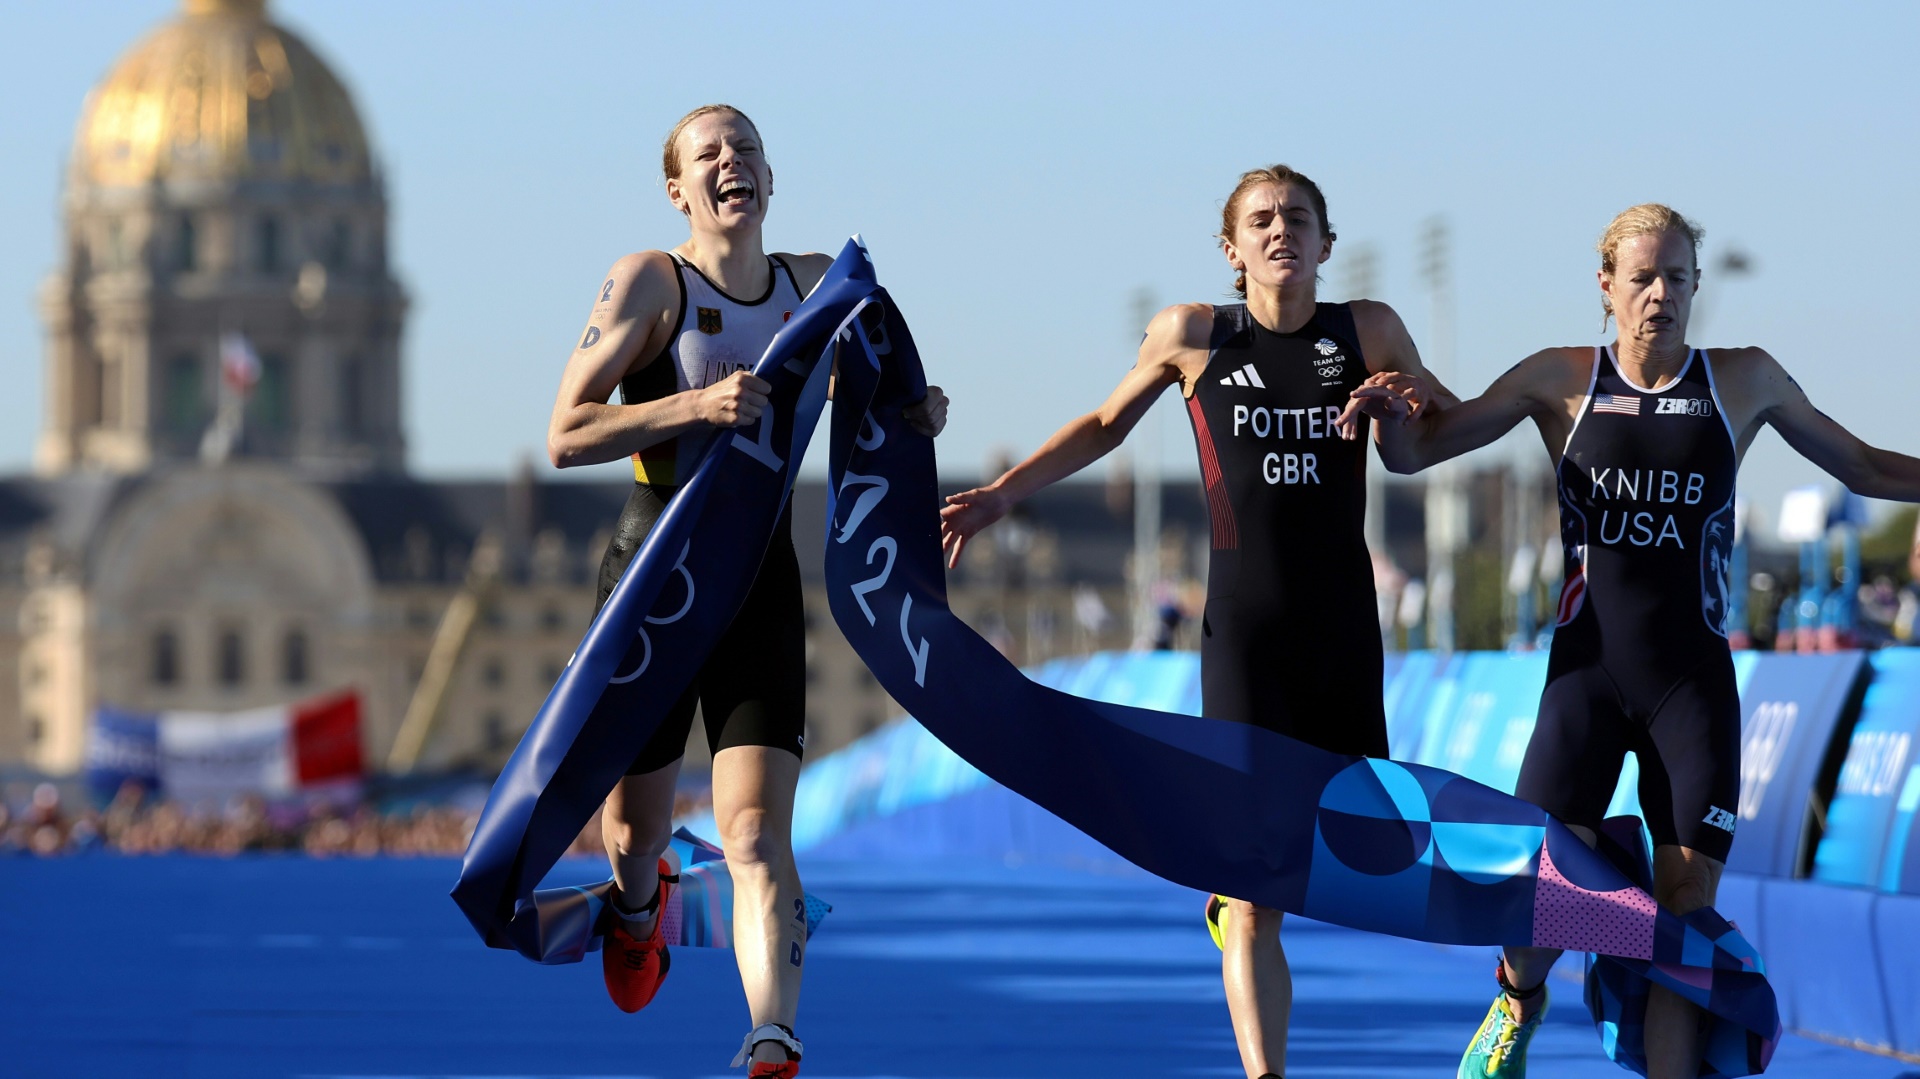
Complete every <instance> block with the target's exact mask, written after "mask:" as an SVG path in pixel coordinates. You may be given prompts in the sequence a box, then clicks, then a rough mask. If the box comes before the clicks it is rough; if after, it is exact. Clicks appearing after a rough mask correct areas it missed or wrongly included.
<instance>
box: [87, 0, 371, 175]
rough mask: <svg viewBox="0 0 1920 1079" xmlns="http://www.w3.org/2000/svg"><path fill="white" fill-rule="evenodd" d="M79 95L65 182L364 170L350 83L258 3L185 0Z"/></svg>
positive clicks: (362, 137)
mask: <svg viewBox="0 0 1920 1079" xmlns="http://www.w3.org/2000/svg"><path fill="white" fill-rule="evenodd" d="M184 6H185V13H184V14H183V15H182V16H181V17H180V18H177V19H175V20H174V21H172V22H170V23H168V24H167V25H165V26H162V27H160V28H159V29H158V30H155V31H154V32H153V33H151V34H149V35H147V37H146V39H145V40H143V41H141V42H140V43H139V44H137V45H135V46H134V47H133V48H132V49H131V50H129V51H128V52H127V54H126V55H125V56H124V57H122V58H121V59H120V62H119V63H118V64H116V65H115V66H114V69H113V72H112V73H111V74H109V75H108V76H107V78H106V81H105V82H102V83H101V84H100V85H99V86H98V87H96V88H95V89H94V91H93V93H91V94H89V95H88V97H87V103H86V105H85V106H84V107H83V108H82V110H81V113H80V127H79V130H78V131H77V132H76V133H75V136H74V147H73V180H74V182H76V183H84V184H97V185H101V186H113V187H117V186H135V185H143V184H146V183H149V182H151V181H153V180H156V179H160V180H167V179H207V180H232V179H243V178H249V179H284V180H296V179H297V180H311V181H316V182H319V183H326V184H338V183H352V182H354V181H358V180H364V179H367V178H368V177H369V176H370V174H371V165H370V163H369V157H370V155H369V152H368V149H367V136H366V132H365V130H364V129H363V128H362V127H361V126H360V117H359V115H358V114H357V113H356V112H355V111H354V108H353V100H352V98H350V97H348V96H347V91H346V88H345V87H344V86H342V85H340V80H338V79H336V78H334V76H333V72H331V71H329V70H328V69H327V65H326V64H325V63H323V62H321V60H320V58H319V57H317V56H315V55H314V54H313V50H311V49H309V48H307V45H306V43H305V42H303V41H301V40H300V39H299V38H298V37H295V36H294V35H293V34H291V33H288V32H287V31H286V30H283V29H281V28H280V27H278V26H275V25H273V24H272V23H271V22H268V21H267V19H266V14H265V8H266V3H265V0H186V2H185V5H184Z"/></svg>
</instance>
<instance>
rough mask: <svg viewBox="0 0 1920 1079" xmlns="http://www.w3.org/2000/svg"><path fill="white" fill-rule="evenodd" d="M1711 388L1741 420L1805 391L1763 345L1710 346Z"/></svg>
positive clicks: (1792, 398)
mask: <svg viewBox="0 0 1920 1079" xmlns="http://www.w3.org/2000/svg"><path fill="white" fill-rule="evenodd" d="M1705 351H1706V354H1707V362H1708V363H1709V364H1711V365H1712V366H1713V385H1714V389H1715V390H1716V391H1718V393H1719V394H1720V400H1721V404H1723V405H1725V406H1726V408H1727V409H1728V412H1729V414H1730V415H1732V416H1734V417H1735V418H1739V419H1742V420H1745V419H1747V418H1750V417H1752V416H1756V415H1762V414H1765V413H1766V412H1767V411H1768V410H1769V409H1772V408H1774V407H1775V406H1777V405H1780V404H1783V403H1785V402H1787V401H1791V400H1794V399H1796V398H1804V397H1805V396H1806V393H1805V392H1804V391H1802V390H1801V389H1800V384H1799V383H1798V382H1795V381H1794V380H1793V376H1792V375H1789V374H1788V373H1787V369H1786V368H1785V367H1782V366H1781V365H1780V361H1779V360H1776V359H1774V358H1773V354H1772V353H1770V352H1768V351H1767V350H1766V349H1764V348H1759V347H1757V346H1753V345H1749V346H1747V347H1745V348H1710V349H1707V350H1705Z"/></svg>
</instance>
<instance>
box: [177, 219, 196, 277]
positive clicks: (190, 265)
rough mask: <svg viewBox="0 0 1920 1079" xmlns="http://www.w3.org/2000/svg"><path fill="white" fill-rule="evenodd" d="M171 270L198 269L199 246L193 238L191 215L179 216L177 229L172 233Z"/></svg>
mask: <svg viewBox="0 0 1920 1079" xmlns="http://www.w3.org/2000/svg"><path fill="white" fill-rule="evenodd" d="M173 268H174V269H176V270H197V269H199V268H200V244H199V242H198V239H197V238H196V237H195V236H194V228H193V216H192V215H191V214H181V215H180V224H179V227H178V229H177V230H176V231H175V232H174V244H173Z"/></svg>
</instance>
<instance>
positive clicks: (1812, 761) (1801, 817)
mask: <svg viewBox="0 0 1920 1079" xmlns="http://www.w3.org/2000/svg"><path fill="white" fill-rule="evenodd" d="M1752 662H1753V664H1754V666H1753V667H1752V669H1751V674H1750V675H1749V676H1748V677H1747V679H1746V681H1745V683H1744V684H1743V685H1742V686H1741V692H1740V717H1741V724H1740V806H1739V817H1740V832H1739V837H1738V838H1737V839H1736V840H1735V841H1734V844H1733V853H1732V854H1730V855H1728V856H1727V871H1728V872H1730V873H1752V874H1755V875H1758V876H1765V877H1785V878H1791V877H1793V876H1794V875H1795V873H1796V871H1797V869H1798V867H1799V865H1800V861H1801V849H1802V844H1803V843H1804V842H1805V840H1806V836H1807V833H1806V825H1807V817H1808V802H1809V799H1810V798H1811V797H1812V795H1813V793H1814V791H1813V788H1814V784H1815V782H1816V781H1817V780H1818V778H1819V774H1820V766H1821V764H1822V762H1824V761H1825V760H1826V754H1827V749H1828V747H1829V746H1830V745H1831V744H1832V743H1833V739H1834V732H1835V730H1836V728H1837V727H1838V725H1839V723H1840V720H1841V713H1842V711H1843V710H1844V709H1845V707H1846V704H1847V701H1848V698H1849V696H1850V695H1851V694H1852V692H1853V689H1854V684H1855V682H1856V680H1857V679H1858V678H1859V677H1860V674H1861V672H1862V670H1863V668H1864V666H1865V663H1866V659H1865V657H1863V656H1862V655H1861V654H1860V653H1858V652H1837V653H1832V654H1828V655H1806V656H1801V655H1775V654H1766V653H1762V654H1758V655H1755V656H1754V658H1753V660H1752Z"/></svg>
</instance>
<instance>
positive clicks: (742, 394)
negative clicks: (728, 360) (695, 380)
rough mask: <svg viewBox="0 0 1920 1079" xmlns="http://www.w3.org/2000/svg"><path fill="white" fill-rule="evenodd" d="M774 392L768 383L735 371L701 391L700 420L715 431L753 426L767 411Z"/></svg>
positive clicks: (750, 374)
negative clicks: (724, 428) (768, 402)
mask: <svg viewBox="0 0 1920 1079" xmlns="http://www.w3.org/2000/svg"><path fill="white" fill-rule="evenodd" d="M772 390H773V387H772V386H770V385H768V384H767V382H766V380H764V379H760V378H755V377H754V376H753V375H752V373H750V372H747V371H735V372H734V373H733V374H731V375H728V376H727V377H726V378H723V379H721V380H720V381H718V382H716V383H714V384H713V385H711V386H708V387H707V388H706V389H704V390H700V391H699V393H700V402H699V408H700V419H701V421H702V422H704V423H710V424H712V425H713V426H715V427H739V426H741V425H743V424H749V423H752V422H753V421H755V420H757V419H759V418H760V414H761V413H762V412H765V411H766V408H767V394H768V393H769V392H771V391H772Z"/></svg>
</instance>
